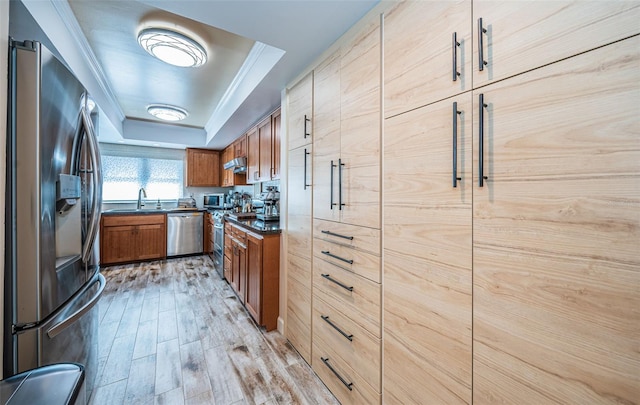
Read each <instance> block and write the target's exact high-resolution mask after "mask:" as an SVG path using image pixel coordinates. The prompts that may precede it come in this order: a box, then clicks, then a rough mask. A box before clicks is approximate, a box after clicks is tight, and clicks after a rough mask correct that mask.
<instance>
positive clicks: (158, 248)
mask: <svg viewBox="0 0 640 405" xmlns="http://www.w3.org/2000/svg"><path fill="white" fill-rule="evenodd" d="M166 255H167V231H166V228H165V224H151V225H138V226H137V229H136V259H137V260H149V259H158V258H161V257H165V256H166Z"/></svg>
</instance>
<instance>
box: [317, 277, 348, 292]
mask: <svg viewBox="0 0 640 405" xmlns="http://www.w3.org/2000/svg"><path fill="white" fill-rule="evenodd" d="M322 277H324V278H326V279H327V280H329V281H331V282H332V283H336V284H338V285H339V286H340V287H342V288H344V289H345V290H347V291H353V287H349V286H348V285H346V284H342V283H341V282H339V281H338V280H336V279H334V278H331V276H330V275H328V274H322Z"/></svg>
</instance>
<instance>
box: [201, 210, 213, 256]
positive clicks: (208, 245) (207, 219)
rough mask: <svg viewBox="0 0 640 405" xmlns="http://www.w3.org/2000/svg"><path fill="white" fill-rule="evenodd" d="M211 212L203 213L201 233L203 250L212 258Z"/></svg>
mask: <svg viewBox="0 0 640 405" xmlns="http://www.w3.org/2000/svg"><path fill="white" fill-rule="evenodd" d="M213 232H214V227H213V214H211V213H210V212H205V214H204V233H203V236H204V238H203V250H202V251H203V252H204V254H206V255H209V257H210V258H211V259H212V260H213Z"/></svg>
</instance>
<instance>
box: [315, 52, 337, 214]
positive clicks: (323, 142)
mask: <svg viewBox="0 0 640 405" xmlns="http://www.w3.org/2000/svg"><path fill="white" fill-rule="evenodd" d="M313 105H314V106H315V107H314V112H313V119H314V121H315V122H314V126H313V131H314V140H313V189H314V193H313V216H314V217H315V218H322V219H328V220H334V221H336V220H338V219H339V218H340V216H339V213H340V212H339V210H338V206H337V202H338V191H337V186H338V177H337V171H336V167H335V165H337V164H338V159H339V157H340V52H339V51H337V52H336V53H334V54H332V55H331V56H329V57H328V58H327V60H325V61H324V62H323V63H322V64H321V65H320V66H319V67H318V68H317V69H316V70H315V76H314V90H313Z"/></svg>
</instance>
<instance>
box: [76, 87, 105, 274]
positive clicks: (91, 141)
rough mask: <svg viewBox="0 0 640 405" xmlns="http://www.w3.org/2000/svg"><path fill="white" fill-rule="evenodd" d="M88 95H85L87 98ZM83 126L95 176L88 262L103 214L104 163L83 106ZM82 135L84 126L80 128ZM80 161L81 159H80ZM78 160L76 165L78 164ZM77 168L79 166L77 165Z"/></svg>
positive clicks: (86, 248) (85, 253) (86, 243)
mask: <svg viewBox="0 0 640 405" xmlns="http://www.w3.org/2000/svg"><path fill="white" fill-rule="evenodd" d="M86 98H87V97H85V99H86ZM80 115H81V126H82V127H83V128H84V131H85V133H86V135H87V144H88V146H89V156H90V158H91V169H92V170H91V175H92V177H93V187H92V189H93V199H92V200H93V201H92V206H91V219H90V220H89V227H88V231H87V237H86V239H85V241H84V244H83V246H82V262H83V263H88V262H89V260H90V259H91V253H92V248H93V243H94V242H95V240H96V237H97V235H98V229H99V225H100V217H101V216H102V212H101V211H102V210H101V206H102V170H101V169H102V165H101V163H100V153H99V152H98V139H97V138H96V135H95V131H94V129H93V123H92V122H91V117H89V113H88V112H87V110H86V108H85V107H84V106H83V107H82V108H81V109H80ZM79 130H80V136H81V135H82V128H79ZM81 145H82V142H78V144H77V147H80V146H81ZM74 156H79V150H77V151H75V153H74ZM78 161H79V159H78ZM78 161H77V162H76V165H78V164H79V163H78ZM75 169H76V170H78V169H79V168H78V167H76V168H75Z"/></svg>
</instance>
